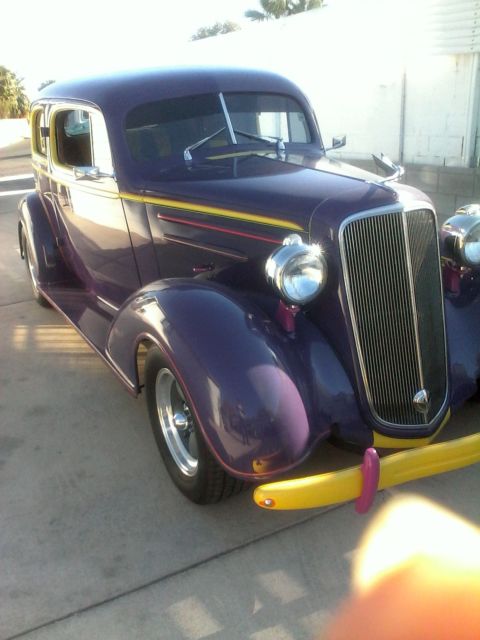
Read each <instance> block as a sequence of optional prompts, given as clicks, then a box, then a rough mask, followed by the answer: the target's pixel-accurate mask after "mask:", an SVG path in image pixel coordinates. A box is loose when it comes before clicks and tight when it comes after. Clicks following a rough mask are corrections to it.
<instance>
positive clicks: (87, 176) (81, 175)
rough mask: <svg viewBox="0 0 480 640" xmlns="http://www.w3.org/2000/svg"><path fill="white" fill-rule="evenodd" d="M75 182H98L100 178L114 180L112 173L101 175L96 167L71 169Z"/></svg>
mask: <svg viewBox="0 0 480 640" xmlns="http://www.w3.org/2000/svg"><path fill="white" fill-rule="evenodd" d="M73 175H74V176H75V179H76V180H100V178H114V177H115V176H114V174H113V173H102V172H101V171H100V169H99V168H98V167H73Z"/></svg>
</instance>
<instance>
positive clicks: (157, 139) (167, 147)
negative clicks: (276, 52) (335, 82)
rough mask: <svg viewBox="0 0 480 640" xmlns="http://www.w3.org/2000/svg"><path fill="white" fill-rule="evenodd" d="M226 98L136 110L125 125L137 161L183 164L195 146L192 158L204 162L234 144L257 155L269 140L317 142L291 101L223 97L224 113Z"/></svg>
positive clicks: (257, 96) (177, 100) (261, 95)
mask: <svg viewBox="0 0 480 640" xmlns="http://www.w3.org/2000/svg"><path fill="white" fill-rule="evenodd" d="M221 98H222V94H219V95H217V94H207V95H200V96H198V95H197V96H188V97H183V98H170V99H167V100H160V101H158V102H150V103H147V104H143V105H140V106H138V107H135V108H134V109H133V110H132V111H130V112H129V113H128V115H127V119H126V126H125V128H126V135H127V142H128V146H129V149H130V153H131V155H132V157H133V159H134V160H136V161H138V162H152V161H157V160H163V159H164V160H167V159H176V160H178V156H180V157H181V158H182V159H183V158H184V152H185V150H186V149H188V148H192V147H193V148H195V147H197V148H198V151H193V149H192V155H193V156H194V155H195V153H198V152H200V151H201V155H202V157H205V155H207V156H208V155H209V154H211V150H212V149H219V148H221V147H225V146H228V145H232V144H236V145H242V146H243V145H249V147H253V148H255V149H257V150H258V149H259V148H267V149H268V147H269V145H268V139H270V140H271V139H281V140H282V141H284V142H285V143H309V142H311V140H312V138H311V134H310V130H309V127H308V123H307V119H306V116H305V114H304V112H303V110H302V108H301V106H300V105H299V104H298V103H297V102H296V100H294V99H293V98H291V97H289V96H282V95H275V94H264V93H230V94H229V93H227V94H224V95H223V99H224V101H225V111H224V109H223V106H222V101H221ZM228 120H229V121H230V122H228ZM230 125H231V126H230ZM256 137H257V138H256ZM261 138H265V140H262V139H261ZM199 141H201V142H202V145H201V147H202V148H201V149H200V147H199V145H197V143H198V142H199ZM270 150H271V149H270ZM205 152H206V153H205Z"/></svg>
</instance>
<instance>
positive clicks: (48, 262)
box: [18, 192, 68, 286]
mask: <svg viewBox="0 0 480 640" xmlns="http://www.w3.org/2000/svg"><path fill="white" fill-rule="evenodd" d="M18 208H19V218H20V219H19V222H18V239H19V245H20V251H21V256H22V258H24V255H23V246H22V229H23V231H24V232H25V235H26V237H27V240H28V243H29V246H30V249H31V253H32V256H31V257H32V260H33V261H34V266H35V269H36V273H37V279H38V284H39V285H41V286H42V285H49V284H58V283H60V282H64V281H65V280H67V279H68V270H67V268H66V266H65V263H64V261H63V259H62V257H61V255H60V253H59V251H58V246H57V240H56V237H55V234H54V232H53V229H52V226H51V224H50V219H51V218H50V216H51V214H52V212H48V211H47V208H48V202H47V201H46V200H45V199H44V198H43V197H42V196H40V194H38V193H37V192H34V193H29V194H28V195H27V196H26V197H25V198H23V199H22V200H21V201H20V203H19V205H18ZM49 213H50V216H49Z"/></svg>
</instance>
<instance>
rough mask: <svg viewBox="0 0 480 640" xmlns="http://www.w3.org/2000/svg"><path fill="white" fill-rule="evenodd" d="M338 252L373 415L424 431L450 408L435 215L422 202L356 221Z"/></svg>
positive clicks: (347, 224) (345, 226)
mask: <svg viewBox="0 0 480 640" xmlns="http://www.w3.org/2000/svg"><path fill="white" fill-rule="evenodd" d="M339 246H340V254H341V262H342V270H343V283H344V287H345V293H346V299H347V302H348V312H347V313H348V315H349V318H350V323H351V328H352V332H353V340H354V344H353V345H352V348H354V349H355V352H356V356H357V361H358V364H359V369H360V377H361V380H362V383H363V386H364V389H365V394H366V398H367V401H368V406H369V410H370V412H371V414H372V417H373V418H374V419H375V421H376V422H377V423H378V424H379V425H383V426H386V427H389V428H396V429H397V430H398V429H400V430H401V431H408V432H410V433H412V432H413V431H417V432H425V431H426V430H428V429H429V428H431V426H432V425H433V424H434V423H436V422H437V421H438V419H439V417H440V416H441V415H442V414H443V413H444V412H445V410H446V408H447V401H448V383H449V381H448V368H447V344H446V329H445V311H444V302H443V283H442V273H441V263H440V252H439V246H438V233H437V225H436V218H435V213H434V211H433V210H432V208H431V207H430V205H428V204H427V203H424V202H421V203H415V206H411V207H409V208H408V209H404V208H402V207H401V206H398V205H396V206H395V207H382V208H378V209H374V210H371V211H366V212H362V213H359V214H354V215H351V216H349V217H348V218H347V219H346V220H344V221H343V223H342V225H341V227H340V230H339ZM367 257H368V258H369V259H368V260H367V259H366V258H367ZM422 389H428V390H429V392H430V391H431V392H432V393H431V404H430V408H429V411H428V412H427V413H421V412H419V411H417V410H415V407H414V402H413V399H414V397H415V394H416V393H417V392H419V391H421V390H422Z"/></svg>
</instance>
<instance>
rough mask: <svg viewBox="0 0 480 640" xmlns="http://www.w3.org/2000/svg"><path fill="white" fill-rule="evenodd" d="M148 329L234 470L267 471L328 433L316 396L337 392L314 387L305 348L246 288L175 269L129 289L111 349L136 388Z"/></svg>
mask: <svg viewBox="0 0 480 640" xmlns="http://www.w3.org/2000/svg"><path fill="white" fill-rule="evenodd" d="M145 339H148V340H150V341H153V342H154V343H156V344H157V345H158V347H159V348H160V349H161V351H162V352H163V354H164V356H165V358H166V360H167V361H168V362H169V363H170V366H171V367H172V369H173V370H174V372H175V374H176V375H177V376H178V379H179V380H180V381H181V382H182V383H183V386H184V388H185V390H186V393H187V396H188V400H189V403H190V405H191V407H192V410H193V411H194V413H195V417H196V419H197V422H198V425H199V427H200V429H201V430H202V432H203V434H204V436H205V439H206V440H207V442H208V443H209V445H210V448H211V450H212V452H213V453H214V454H215V455H216V457H217V458H218V460H219V462H220V463H221V464H222V465H223V466H224V467H225V468H226V469H227V470H228V471H229V472H230V473H232V474H234V475H236V476H239V477H245V478H251V477H269V476H271V475H273V474H276V473H279V472H280V471H283V470H286V469H288V468H291V467H293V466H295V465H297V464H298V463H299V462H301V461H302V460H303V459H304V458H305V456H306V455H307V454H308V453H309V452H310V450H311V449H312V447H313V446H314V444H315V443H316V442H317V441H318V440H319V439H321V438H325V437H327V436H328V435H329V433H330V424H331V418H330V416H329V415H328V412H319V411H317V410H316V406H317V405H323V406H322V409H325V406H326V405H327V403H330V404H331V402H332V398H331V397H330V398H325V402H324V403H322V394H323V393H326V394H330V390H329V389H328V388H326V387H323V388H321V389H318V388H317V389H316V392H317V393H315V392H312V379H311V374H310V372H309V367H308V364H306V363H305V362H304V359H303V358H302V357H301V355H300V352H301V350H299V352H298V353H297V350H296V349H295V345H294V344H292V338H291V337H289V336H288V335H287V334H285V333H284V332H283V331H282V330H281V329H280V328H279V327H278V326H277V325H276V324H275V322H273V321H272V319H271V318H270V317H269V316H268V315H267V314H266V313H264V312H263V311H262V310H260V309H259V308H258V307H257V306H256V305H255V304H254V303H253V302H251V301H250V300H249V299H248V298H247V297H245V296H241V295H240V294H236V293H234V292H232V291H231V290H230V289H227V288H225V287H222V286H221V285H218V284H213V283H210V282H199V281H198V280H191V279H189V280H187V279H185V280H183V279H182V280H180V279H178V280H173V279H172V280H164V281H159V282H155V283H152V284H151V285H149V286H147V287H145V288H143V289H141V290H140V291H139V292H137V293H136V294H134V295H133V296H132V297H131V298H129V300H127V302H126V303H125V304H124V305H123V307H122V308H121V310H120V311H119V313H118V315H117V317H116V319H115V320H114V322H113V324H112V327H111V330H110V333H109V336H108V340H107V354H108V357H109V358H110V359H111V360H112V361H113V363H114V366H115V367H116V368H117V369H118V370H120V371H121V372H122V373H123V375H124V377H125V378H126V379H128V380H129V381H130V383H131V386H132V387H133V388H137V390H138V376H137V372H136V351H137V348H138V344H139V343H140V342H141V341H142V340H145ZM317 343H318V341H317ZM316 349H317V350H318V349H319V346H318V344H317V345H316ZM325 353H326V352H325ZM325 364H326V367H327V370H328V368H329V365H330V364H331V363H330V362H326V363H325ZM337 368H338V363H337ZM330 369H331V367H330ZM307 378H308V379H307ZM327 387H328V385H327ZM313 396H316V397H313Z"/></svg>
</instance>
